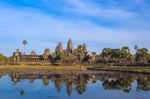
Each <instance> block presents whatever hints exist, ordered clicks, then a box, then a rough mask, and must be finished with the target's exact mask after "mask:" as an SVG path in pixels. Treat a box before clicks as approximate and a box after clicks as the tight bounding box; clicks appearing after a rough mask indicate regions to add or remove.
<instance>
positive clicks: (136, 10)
mask: <svg viewBox="0 0 150 99" xmlns="http://www.w3.org/2000/svg"><path fill="white" fill-rule="evenodd" d="M69 38H71V39H72V41H73V43H74V47H77V45H78V44H83V43H86V45H87V46H88V50H89V51H95V52H97V53H101V51H102V49H103V48H104V47H110V48H121V47H122V46H129V47H130V48H131V49H132V51H133V52H134V45H138V46H139V48H142V47H146V48H148V49H150V0H0V45H1V47H0V53H4V54H5V55H7V56H11V55H12V53H13V52H14V51H16V49H20V50H21V51H23V48H24V47H23V44H22V41H23V40H27V41H28V45H27V47H26V53H28V54H29V53H30V52H31V51H32V50H34V51H35V52H36V53H37V54H42V53H43V51H44V49H45V48H50V50H51V51H52V52H53V51H54V50H55V47H56V45H57V44H58V42H59V41H61V42H62V44H63V47H64V48H66V44H67V41H68V39H69Z"/></svg>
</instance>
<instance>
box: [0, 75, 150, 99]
mask: <svg viewBox="0 0 150 99" xmlns="http://www.w3.org/2000/svg"><path fill="white" fill-rule="evenodd" d="M10 98H11V99H150V76H149V75H142V74H138V75H137V74H136V75H131V74H130V75H129V74H116V73H111V74H110V73H100V74H68V75H67V74H39V75H37V74H19V73H13V74H1V75H0V99H10Z"/></svg>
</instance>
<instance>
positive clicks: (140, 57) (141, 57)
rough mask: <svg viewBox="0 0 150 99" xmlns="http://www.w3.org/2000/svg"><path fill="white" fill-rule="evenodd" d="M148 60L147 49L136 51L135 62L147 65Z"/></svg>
mask: <svg viewBox="0 0 150 99" xmlns="http://www.w3.org/2000/svg"><path fill="white" fill-rule="evenodd" d="M148 59H149V52H148V49H147V48H141V49H138V50H137V52H136V57H135V60H136V62H138V63H140V64H147V62H148Z"/></svg>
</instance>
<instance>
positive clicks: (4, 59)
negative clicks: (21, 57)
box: [0, 53, 9, 63]
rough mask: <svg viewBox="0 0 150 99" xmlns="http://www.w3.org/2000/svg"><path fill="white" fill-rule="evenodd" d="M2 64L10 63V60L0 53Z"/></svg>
mask: <svg viewBox="0 0 150 99" xmlns="http://www.w3.org/2000/svg"><path fill="white" fill-rule="evenodd" d="M0 62H2V63H3V62H4V63H5V62H9V58H8V57H7V56H4V55H3V54H1V53H0Z"/></svg>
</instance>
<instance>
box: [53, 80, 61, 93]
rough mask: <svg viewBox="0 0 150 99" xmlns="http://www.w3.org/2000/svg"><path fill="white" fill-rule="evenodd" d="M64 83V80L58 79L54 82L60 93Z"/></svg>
mask: <svg viewBox="0 0 150 99" xmlns="http://www.w3.org/2000/svg"><path fill="white" fill-rule="evenodd" d="M62 83H63V82H62V80H61V79H59V78H58V79H56V80H55V82H54V84H55V87H56V89H57V91H58V92H60V91H61V87H62Z"/></svg>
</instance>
